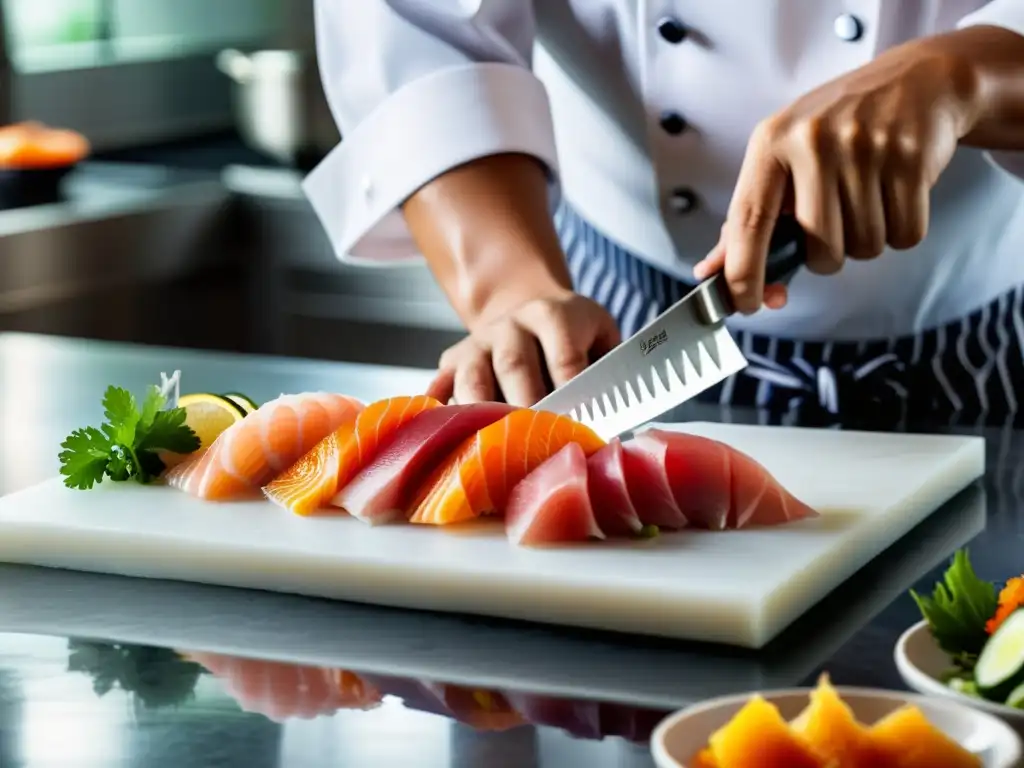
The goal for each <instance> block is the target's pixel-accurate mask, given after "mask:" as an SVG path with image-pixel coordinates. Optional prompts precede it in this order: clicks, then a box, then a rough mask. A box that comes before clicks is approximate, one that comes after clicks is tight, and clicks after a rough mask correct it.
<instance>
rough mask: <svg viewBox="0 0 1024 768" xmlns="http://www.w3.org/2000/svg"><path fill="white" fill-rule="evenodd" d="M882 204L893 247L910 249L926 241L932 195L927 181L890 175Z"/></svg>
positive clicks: (884, 183)
mask: <svg viewBox="0 0 1024 768" xmlns="http://www.w3.org/2000/svg"><path fill="white" fill-rule="evenodd" d="M882 202H883V208H884V211H885V231H886V237H887V240H888V242H889V245H891V246H892V247H893V248H896V249H897V250H906V249H907V248H913V247H914V246H915V245H917V244H918V243H920V242H921V241H922V240H924V238H925V235H927V234H928V217H929V215H930V214H929V204H930V193H929V187H928V185H927V184H925V183H924V180H923V179H914V178H910V177H908V176H905V175H902V174H886V176H885V178H884V180H883V182H882Z"/></svg>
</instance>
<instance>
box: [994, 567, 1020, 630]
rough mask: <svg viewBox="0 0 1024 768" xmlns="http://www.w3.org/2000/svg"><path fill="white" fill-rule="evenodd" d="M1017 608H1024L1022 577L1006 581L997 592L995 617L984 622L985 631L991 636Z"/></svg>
mask: <svg viewBox="0 0 1024 768" xmlns="http://www.w3.org/2000/svg"><path fill="white" fill-rule="evenodd" d="M1018 608H1024V576H1015V577H1014V578H1012V579H1007V581H1006V586H1005V587H1003V588H1002V590H1001V591H1000V592H999V607H998V608H997V609H996V615H995V616H993V617H992V618H991V619H989V620H988V622H986V624H985V631H986V632H988V633H989V634H990V635H991V634H992V633H993V632H995V631H996V630H997V629H999V625H1000V624H1002V623H1003V622H1004V621H1006V620H1007V619H1008V618H1009V617H1010V614H1011V613H1013V612H1014V611H1016V610H1017V609H1018Z"/></svg>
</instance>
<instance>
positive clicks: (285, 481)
mask: <svg viewBox="0 0 1024 768" xmlns="http://www.w3.org/2000/svg"><path fill="white" fill-rule="evenodd" d="M440 407H441V403H440V402H438V401H437V400H435V399H434V398H432V397H427V396H426V395H416V396H414V397H392V398H389V399H387V400H378V401H377V402H376V403H371V404H370V405H368V406H366V408H364V409H363V411H362V412H360V414H359V416H358V417H356V419H355V420H354V421H352V422H349V423H348V424H344V425H342V427H341V428H340V429H338V430H336V431H334V432H333V433H331V434H329V435H327V437H325V438H324V439H323V440H321V441H320V442H319V443H317V445H316V446H314V447H313V449H312V450H311V451H309V453H307V454H306V455H305V456H303V457H302V458H301V459H299V460H298V461H297V462H296V463H295V464H294V465H292V467H290V468H289V469H288V470H286V471H285V472H284V474H282V475H280V476H278V477H276V478H274V480H273V481H272V482H271V483H270V484H269V485H267V486H266V487H265V488H264V489H263V493H264V495H266V497H267V498H268V499H270V500H271V501H272V502H274V503H275V504H278V505H280V506H282V507H284V508H285V509H288V510H291V511H292V512H294V513H295V514H297V515H312V514H315V513H316V512H318V511H319V510H322V509H330V511H331V514H341V513H342V510H340V509H337V508H336V507H330V501H331V499H333V498H334V496H335V495H336V494H337V493H338V491H340V490H341V489H342V488H344V487H345V486H346V485H348V484H349V482H350V481H351V480H352V478H354V477H355V476H356V475H357V474H358V473H359V470H361V469H362V468H363V467H364V466H366V464H367V463H368V462H370V461H371V460H372V459H373V457H374V456H376V455H377V451H379V450H380V448H381V447H382V445H383V444H384V443H385V442H386V441H387V440H388V439H389V438H391V437H393V436H394V434H395V433H396V432H397V431H398V430H399V429H400V428H401V427H402V426H403V425H404V424H406V423H407V422H408V421H410V420H412V419H413V418H414V417H416V416H417V415H419V414H421V413H423V411H427V410H430V409H431V408H440Z"/></svg>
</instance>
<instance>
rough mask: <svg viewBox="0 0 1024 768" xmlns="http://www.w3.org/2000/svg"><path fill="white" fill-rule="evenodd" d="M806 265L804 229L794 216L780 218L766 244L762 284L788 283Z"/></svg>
mask: <svg viewBox="0 0 1024 768" xmlns="http://www.w3.org/2000/svg"><path fill="white" fill-rule="evenodd" d="M806 263H807V234H806V233H805V232H804V228H803V227H801V226H800V222H798V221H797V220H796V217H795V216H780V217H779V220H778V221H777V222H776V223H775V230H774V231H773V232H772V239H771V242H770V243H769V244H768V260H767V265H766V267H765V271H764V284H765V285H771V284H772V283H783V284H785V283H788V282H789V281H790V280H791V279H792V277H793V275H795V274H796V273H797V271H798V270H799V269H800V267H802V266H804V265H805V264H806Z"/></svg>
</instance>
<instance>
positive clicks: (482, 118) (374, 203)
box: [302, 63, 558, 264]
mask: <svg viewBox="0 0 1024 768" xmlns="http://www.w3.org/2000/svg"><path fill="white" fill-rule="evenodd" d="M509 152H516V153H522V154H527V155H532V156H533V157H535V158H537V159H538V160H540V161H541V162H542V163H544V165H545V166H546V167H547V168H548V171H549V176H550V177H551V179H552V184H553V185H554V184H555V180H556V178H557V173H558V158H557V152H556V149H555V133H554V125H553V121H552V118H551V107H550V104H549V102H548V97H547V92H546V90H545V88H544V85H543V84H542V83H541V81H540V80H539V79H537V77H536V76H534V74H533V73H532V72H531V71H529V70H528V69H524V68H522V67H518V66H514V65H509V64H494V63H483V64H472V65H468V66H460V67H453V68H449V69H443V70H440V71H438V72H435V73H432V74H430V75H426V76H424V77H421V78H418V79H416V80H414V81H412V82H411V83H409V84H407V85H405V86H403V87H402V88H400V89H399V90H397V91H395V93H393V94H392V95H391V96H390V97H389V98H388V99H386V100H385V101H384V102H382V103H381V104H380V106H378V107H377V109H375V110H374V111H373V112H372V113H370V114H369V115H368V116H367V117H366V118H365V119H364V120H363V121H362V122H360V123H359V125H358V126H357V128H356V129H355V131H353V132H352V133H350V134H348V135H347V136H344V137H343V138H342V141H341V143H340V144H339V145H338V146H337V147H335V148H334V149H333V150H332V151H331V153H330V154H329V155H328V156H327V157H326V158H325V159H324V160H323V162H321V163H320V165H318V166H317V167H316V168H315V169H314V170H313V172H312V173H310V174H309V175H308V176H307V177H306V179H305V181H304V182H303V185H302V187H303V191H304V192H305V194H306V196H307V198H308V199H309V201H310V203H311V205H312V206H313V209H314V210H315V211H316V214H317V216H318V217H319V219H320V221H321V223H322V224H323V226H324V229H325V230H326V232H327V236H328V238H329V239H330V241H331V245H332V246H333V247H334V250H335V252H336V254H337V256H338V258H339V259H341V260H342V261H346V262H351V263H371V264H373V263H376V264H380V263H382V262H384V263H395V262H406V261H409V260H410V259H415V258H417V257H418V256H419V252H418V250H417V248H416V245H415V243H414V242H413V240H412V237H411V236H410V234H409V230H408V228H407V227H406V224H405V219H404V217H403V216H402V213H401V209H400V206H401V205H402V203H403V202H404V201H405V200H406V199H407V198H408V197H409V196H410V195H412V194H413V193H414V192H416V190H418V189H419V188H420V187H422V186H423V185H425V184H426V183H427V182H429V181H431V180H432V179H434V178H436V177H438V176H440V175H441V174H443V173H445V172H446V171H448V170H451V169H452V168H455V167H457V166H459V165H463V164H465V163H467V162H470V161H471V160H476V159H479V158H481V157H486V156H489V155H495V154H503V153H509Z"/></svg>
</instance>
